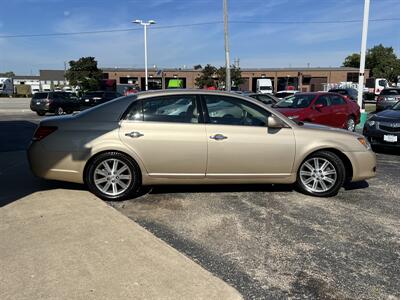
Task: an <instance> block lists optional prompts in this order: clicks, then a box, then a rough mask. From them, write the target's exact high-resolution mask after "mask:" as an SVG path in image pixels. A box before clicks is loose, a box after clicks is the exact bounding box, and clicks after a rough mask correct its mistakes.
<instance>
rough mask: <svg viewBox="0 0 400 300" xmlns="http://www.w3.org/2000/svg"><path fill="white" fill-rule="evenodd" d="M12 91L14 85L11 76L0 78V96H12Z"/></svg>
mask: <svg viewBox="0 0 400 300" xmlns="http://www.w3.org/2000/svg"><path fill="white" fill-rule="evenodd" d="M13 93H14V85H13V80H12V78H6V77H2V78H0V96H2V95H3V96H12V94H13Z"/></svg>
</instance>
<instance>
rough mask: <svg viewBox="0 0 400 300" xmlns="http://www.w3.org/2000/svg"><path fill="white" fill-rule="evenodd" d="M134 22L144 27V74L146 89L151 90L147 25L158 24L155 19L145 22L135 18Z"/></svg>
mask: <svg viewBox="0 0 400 300" xmlns="http://www.w3.org/2000/svg"><path fill="white" fill-rule="evenodd" d="M132 23H135V24H139V25H142V26H143V28H144V76H145V90H146V91H148V90H149V78H148V72H147V26H150V25H152V24H156V22H155V21H154V20H149V21H147V22H143V21H142V20H135V21H132Z"/></svg>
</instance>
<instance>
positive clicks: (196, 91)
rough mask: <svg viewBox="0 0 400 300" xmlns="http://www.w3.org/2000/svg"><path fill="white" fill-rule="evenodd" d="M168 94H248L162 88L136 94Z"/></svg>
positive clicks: (144, 95) (140, 96) (142, 96)
mask: <svg viewBox="0 0 400 300" xmlns="http://www.w3.org/2000/svg"><path fill="white" fill-rule="evenodd" d="M169 94H175V95H176V94H179V95H182V94H202V95H224V96H235V97H236V96H239V97H244V96H247V95H248V94H247V93H246V94H242V93H234V92H227V91H218V90H205V89H164V90H153V91H142V92H139V93H137V94H136V95H137V96H138V98H145V97H146V98H147V97H150V96H151V97H154V96H164V95H169Z"/></svg>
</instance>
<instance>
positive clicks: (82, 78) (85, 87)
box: [65, 57, 103, 91]
mask: <svg viewBox="0 0 400 300" xmlns="http://www.w3.org/2000/svg"><path fill="white" fill-rule="evenodd" d="M69 66H70V68H69V70H68V71H67V72H66V74H65V78H66V79H67V80H68V81H69V82H70V84H71V85H72V86H79V87H80V89H81V91H90V90H97V89H99V87H100V80H101V78H102V75H103V72H102V71H101V70H100V69H99V68H98V67H97V61H96V60H95V58H94V57H81V58H80V59H79V60H77V61H74V60H71V61H70V62H69Z"/></svg>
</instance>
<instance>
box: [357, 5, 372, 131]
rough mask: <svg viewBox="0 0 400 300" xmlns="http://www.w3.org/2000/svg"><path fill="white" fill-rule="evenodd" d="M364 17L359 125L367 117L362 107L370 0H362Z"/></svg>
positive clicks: (362, 123)
mask: <svg viewBox="0 0 400 300" xmlns="http://www.w3.org/2000/svg"><path fill="white" fill-rule="evenodd" d="M364 1H365V2H364V18H363V28H362V37H361V53H360V74H359V78H358V105H359V106H360V107H361V120H360V126H364V123H365V121H366V118H367V114H366V113H365V109H364V108H363V92H364V78H365V74H364V73H365V56H366V52H367V36H368V19H369V5H370V0H364Z"/></svg>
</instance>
